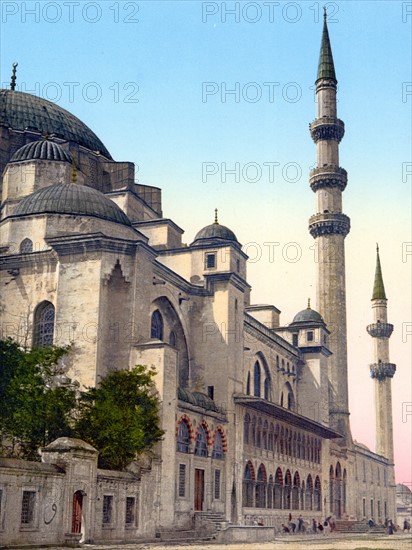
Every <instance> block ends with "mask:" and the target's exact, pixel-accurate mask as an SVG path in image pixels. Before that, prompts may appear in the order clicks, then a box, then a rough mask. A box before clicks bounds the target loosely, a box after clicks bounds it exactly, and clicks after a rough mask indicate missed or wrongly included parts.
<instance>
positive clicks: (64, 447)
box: [43, 437, 97, 453]
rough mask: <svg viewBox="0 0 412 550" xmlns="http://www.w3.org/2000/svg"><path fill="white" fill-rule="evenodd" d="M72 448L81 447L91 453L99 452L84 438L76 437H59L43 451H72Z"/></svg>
mask: <svg viewBox="0 0 412 550" xmlns="http://www.w3.org/2000/svg"><path fill="white" fill-rule="evenodd" d="M72 449H81V450H82V451H89V452H91V453H97V451H96V449H95V448H94V447H92V446H91V445H89V443H86V441H83V440H82V439H75V438H73V437H59V438H58V439H55V440H54V441H52V442H51V443H49V444H48V445H47V446H46V447H44V449H43V451H63V452H65V451H66V452H67V451H71V450H72Z"/></svg>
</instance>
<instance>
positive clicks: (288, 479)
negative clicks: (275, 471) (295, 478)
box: [283, 470, 292, 510]
mask: <svg viewBox="0 0 412 550" xmlns="http://www.w3.org/2000/svg"><path fill="white" fill-rule="evenodd" d="M291 493H292V476H291V474H290V471H289V470H286V474H285V487H284V499H283V507H284V508H285V510H290V497H291Z"/></svg>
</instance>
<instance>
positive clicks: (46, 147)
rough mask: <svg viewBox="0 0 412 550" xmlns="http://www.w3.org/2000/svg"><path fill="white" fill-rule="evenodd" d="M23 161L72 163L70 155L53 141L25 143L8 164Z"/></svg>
mask: <svg viewBox="0 0 412 550" xmlns="http://www.w3.org/2000/svg"><path fill="white" fill-rule="evenodd" d="M25 160H57V161H63V162H69V163H70V164H71V163H72V162H73V157H72V155H71V154H70V153H69V152H68V151H66V150H65V149H63V147H62V146H61V145H59V144H58V143H55V142H54V141H48V140H42V141H32V142H31V143H26V145H23V147H20V149H17V151H16V152H15V153H14V155H13V156H12V157H11V159H10V162H22V161H25Z"/></svg>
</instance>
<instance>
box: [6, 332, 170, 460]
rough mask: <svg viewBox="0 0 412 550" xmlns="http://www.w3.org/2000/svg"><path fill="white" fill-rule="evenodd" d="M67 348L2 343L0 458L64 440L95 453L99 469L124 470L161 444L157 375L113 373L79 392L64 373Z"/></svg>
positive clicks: (33, 452)
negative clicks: (84, 443) (91, 448)
mask: <svg viewBox="0 0 412 550" xmlns="http://www.w3.org/2000/svg"><path fill="white" fill-rule="evenodd" d="M68 353H70V347H54V346H52V347H41V348H36V349H33V350H25V349H24V348H22V347H21V346H20V345H19V344H17V343H16V342H13V341H12V340H10V339H8V340H0V404H1V406H0V454H1V455H3V456H17V457H21V458H25V459H29V460H36V459H38V458H39V455H38V449H39V448H40V447H43V446H45V445H47V444H48V443H51V442H52V441H53V440H54V439H57V438H58V437H63V436H68V437H70V436H73V437H79V438H81V439H83V440H84V441H87V442H88V443H90V444H91V445H93V446H94V447H95V448H96V449H97V450H98V451H99V465H100V466H101V467H104V468H109V469H122V468H124V467H125V466H126V465H127V464H129V463H130V462H131V461H132V460H133V459H134V458H135V457H136V455H138V454H140V453H142V452H143V451H147V450H150V449H151V448H152V447H153V445H154V444H155V443H156V442H157V441H159V440H160V439H161V438H162V435H163V431H162V430H161V429H160V427H159V416H158V408H159V400H158V397H157V394H156V391H155V386H154V382H153V376H154V374H155V373H154V371H153V370H147V369H146V367H143V366H141V365H138V366H137V367H135V368H134V369H133V370H131V371H115V372H112V373H110V374H109V375H108V376H107V377H106V378H104V379H103V380H102V381H101V382H100V385H99V387H97V388H89V389H88V390H86V391H79V386H78V384H77V383H74V382H72V381H71V380H70V379H69V378H68V377H67V376H66V375H65V367H64V356H65V355H66V354H68Z"/></svg>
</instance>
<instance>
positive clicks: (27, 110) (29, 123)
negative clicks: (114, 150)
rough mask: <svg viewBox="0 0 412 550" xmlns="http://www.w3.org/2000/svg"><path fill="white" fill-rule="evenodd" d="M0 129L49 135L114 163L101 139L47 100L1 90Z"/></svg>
mask: <svg viewBox="0 0 412 550" xmlns="http://www.w3.org/2000/svg"><path fill="white" fill-rule="evenodd" d="M0 126H6V127H7V128H12V129H13V130H19V131H22V132H24V131H25V130H31V131H37V132H40V133H41V134H42V135H43V136H44V135H46V134H49V135H51V134H55V135H56V136H57V137H60V138H62V139H66V140H67V141H73V142H74V143H78V144H79V145H83V147H86V148H87V149H90V150H91V151H96V152H99V153H101V154H102V155H104V156H105V157H106V158H108V159H111V158H112V157H111V155H110V153H109V151H108V150H107V149H106V147H105V146H104V145H103V143H102V142H101V141H100V139H99V138H98V137H97V136H96V134H95V133H94V132H92V130H90V128H89V127H88V126H86V124H84V122H82V121H81V120H80V119H78V118H77V117H75V116H74V115H72V114H71V113H69V112H68V111H66V110H65V109H63V108H62V107H59V106H58V105H56V104H55V103H52V102H51V101H47V99H43V98H41V97H37V96H34V95H31V94H26V93H24V92H17V91H15V90H0Z"/></svg>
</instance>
